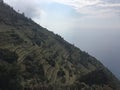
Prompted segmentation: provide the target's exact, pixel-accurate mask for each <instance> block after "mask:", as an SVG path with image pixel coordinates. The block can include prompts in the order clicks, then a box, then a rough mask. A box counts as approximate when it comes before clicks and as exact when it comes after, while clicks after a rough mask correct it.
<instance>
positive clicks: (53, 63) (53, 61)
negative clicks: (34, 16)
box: [0, 2, 120, 90]
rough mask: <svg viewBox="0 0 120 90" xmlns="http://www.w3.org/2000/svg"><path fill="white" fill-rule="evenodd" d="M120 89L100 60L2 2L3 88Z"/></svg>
mask: <svg viewBox="0 0 120 90" xmlns="http://www.w3.org/2000/svg"><path fill="white" fill-rule="evenodd" d="M93 76H94V78H93ZM6 78H7V79H6ZM91 78H92V79H91ZM95 79H97V80H95ZM119 89H120V82H119V80H117V78H116V77H115V76H114V75H113V74H112V73H111V72H110V71H109V70H108V69H107V68H106V67H104V66H103V65H102V64H101V63H100V62H99V61H98V60H97V59H95V58H94V57H92V56H90V55H89V54H87V53H86V52H83V51H81V50H80V49H79V48H77V47H75V46H74V45H71V44H70V43H68V42H67V41H65V40H64V39H63V38H62V37H61V36H59V35H56V34H54V33H53V32H50V31H48V30H47V29H46V28H43V27H41V26H39V25H38V24H36V23H35V22H33V21H32V20H31V19H28V18H26V17H25V16H24V15H22V14H19V13H17V12H16V11H14V10H13V9H12V8H11V7H10V6H8V5H6V4H5V3H3V2H0V90H119Z"/></svg>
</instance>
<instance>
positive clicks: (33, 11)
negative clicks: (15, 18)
mask: <svg viewBox="0 0 120 90" xmlns="http://www.w3.org/2000/svg"><path fill="white" fill-rule="evenodd" d="M4 1H5V2H6V3H8V4H9V5H11V6H13V8H14V9H15V10H16V11H19V12H20V13H23V12H24V13H25V15H26V16H27V17H30V18H33V19H34V18H40V16H41V15H42V14H45V12H44V11H43V10H42V9H41V7H40V4H42V3H43V0H34V1H30V0H4Z"/></svg>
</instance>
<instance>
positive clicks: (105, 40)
mask: <svg viewBox="0 0 120 90" xmlns="http://www.w3.org/2000/svg"><path fill="white" fill-rule="evenodd" d="M4 1H5V2H6V3H8V4H9V5H11V6H12V7H14V9H15V10H17V11H18V10H19V12H20V13H22V12H24V13H25V15H26V16H27V17H30V18H32V19H33V20H34V21H36V22H37V23H38V24H40V25H42V26H44V27H46V28H48V29H49V30H51V31H53V32H55V33H58V34H60V35H62V36H63V37H64V38H65V39H66V40H67V41H69V42H71V43H73V44H75V45H76V46H78V47H79V48H80V49H82V50H85V51H87V52H88V53H90V54H91V55H93V56H95V57H96V58H97V59H99V60H100V61H101V62H103V64H104V65H105V66H107V67H108V68H109V69H110V70H111V71H112V72H113V73H115V75H117V77H118V78H120V70H119V68H120V40H119V39H120V0H4Z"/></svg>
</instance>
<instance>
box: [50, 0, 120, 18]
mask: <svg viewBox="0 0 120 90" xmlns="http://www.w3.org/2000/svg"><path fill="white" fill-rule="evenodd" d="M52 1H53V2H56V3H61V4H65V5H69V6H71V7H73V8H74V9H75V10H76V11H77V12H78V13H82V14H84V15H85V16H89V17H90V16H91V17H104V18H106V17H113V16H116V15H119V13H120V1H119V0H52ZM116 7H118V8H119V9H118V10H116Z"/></svg>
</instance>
